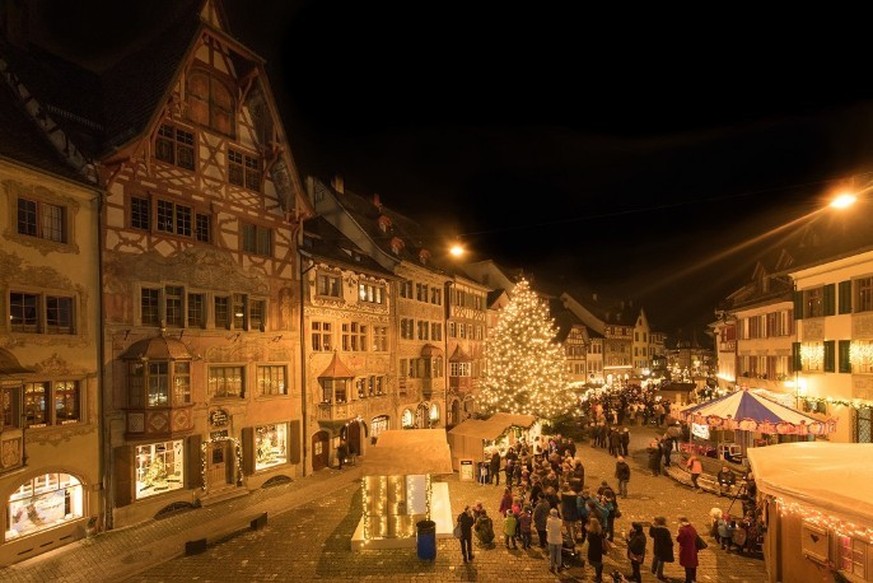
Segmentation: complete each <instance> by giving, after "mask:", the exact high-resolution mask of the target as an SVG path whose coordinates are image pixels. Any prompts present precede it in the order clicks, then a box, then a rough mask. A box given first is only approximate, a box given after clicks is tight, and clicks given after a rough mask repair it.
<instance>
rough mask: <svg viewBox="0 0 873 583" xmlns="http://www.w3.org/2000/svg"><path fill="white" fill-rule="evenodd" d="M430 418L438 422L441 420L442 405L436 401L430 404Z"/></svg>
mask: <svg viewBox="0 0 873 583" xmlns="http://www.w3.org/2000/svg"><path fill="white" fill-rule="evenodd" d="M430 420H431V422H433V423H436V422H438V421H439V420H440V406H439V405H437V404H436V403H434V404H433V405H431V406H430Z"/></svg>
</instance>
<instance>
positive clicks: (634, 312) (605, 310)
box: [565, 290, 642, 327]
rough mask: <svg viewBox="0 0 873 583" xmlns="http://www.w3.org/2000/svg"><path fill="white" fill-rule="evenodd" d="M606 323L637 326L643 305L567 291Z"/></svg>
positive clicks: (596, 294) (592, 294) (577, 291)
mask: <svg viewBox="0 0 873 583" xmlns="http://www.w3.org/2000/svg"><path fill="white" fill-rule="evenodd" d="M565 293H566V294H567V295H568V296H570V297H571V298H573V299H574V300H575V301H576V302H578V303H579V304H580V305H581V306H582V307H584V308H585V309H586V310H588V311H589V312H590V313H591V314H592V315H593V316H595V317H596V318H597V319H598V320H600V321H601V322H602V323H603V324H605V325H608V326H609V325H612V326H631V327H632V326H635V325H636V322H637V318H638V317H639V315H640V310H641V309H642V307H641V306H640V305H639V304H637V303H635V302H634V301H632V300H627V299H620V298H613V297H607V296H604V295H603V294H600V293H585V292H584V291H583V292H580V291H579V290H576V291H575V292H574V291H568V292H565Z"/></svg>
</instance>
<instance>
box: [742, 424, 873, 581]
mask: <svg viewBox="0 0 873 583" xmlns="http://www.w3.org/2000/svg"><path fill="white" fill-rule="evenodd" d="M748 456H749V462H750V463H751V466H752V472H753V473H754V476H755V482H756V484H757V486H758V497H759V500H760V501H761V502H762V506H763V509H764V522H765V524H766V525H767V530H766V534H765V540H764V557H765V564H766V566H767V576H768V579H767V581H768V582H769V583H776V582H777V581H791V582H792V583H793V582H796V583H813V582H816V583H817V582H820V581H835V580H837V581H838V580H847V581H871V580H873V464H871V463H870V460H873V444H860V443H830V442H825V441H814V442H798V443H783V444H779V445H773V446H769V447H762V448H753V449H750V450H749V451H748ZM835 573H838V575H835ZM840 576H842V579H839V578H838V577H840Z"/></svg>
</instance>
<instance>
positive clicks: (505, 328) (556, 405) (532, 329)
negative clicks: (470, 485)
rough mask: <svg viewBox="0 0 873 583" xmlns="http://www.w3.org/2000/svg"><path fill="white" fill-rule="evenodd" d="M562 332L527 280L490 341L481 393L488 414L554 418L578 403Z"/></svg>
mask: <svg viewBox="0 0 873 583" xmlns="http://www.w3.org/2000/svg"><path fill="white" fill-rule="evenodd" d="M556 335H557V328H556V326H555V323H554V321H553V320H552V319H551V318H550V317H549V310H548V306H547V305H546V303H545V302H544V301H542V300H540V298H539V297H537V295H536V293H534V292H533V291H532V290H531V289H530V285H529V284H528V282H527V280H525V279H522V280H521V281H519V282H518V284H517V285H516V286H515V289H514V290H513V292H512V300H511V301H510V302H509V304H508V305H507V306H506V307H505V308H504V309H503V311H502V312H501V314H500V319H499V321H498V323H497V326H496V327H495V328H494V330H493V332H492V333H491V335H490V337H489V338H488V340H487V341H486V343H485V359H486V368H485V371H486V372H485V375H484V376H483V378H482V391H481V393H480V398H481V403H482V408H483V411H484V412H485V413H488V414H490V413H496V412H498V411H500V412H506V413H517V414H518V413H520V414H525V415H534V416H536V417H541V418H545V419H554V418H556V417H559V416H561V415H563V414H566V413H569V412H570V411H572V410H573V409H574V408H575V407H576V403H577V400H576V398H575V397H574V395H573V392H572V390H571V389H570V388H569V386H568V384H567V380H566V371H567V359H566V355H565V353H564V349H563V347H562V346H561V344H560V343H559V342H556V341H555V336H556Z"/></svg>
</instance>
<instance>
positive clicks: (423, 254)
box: [418, 249, 430, 265]
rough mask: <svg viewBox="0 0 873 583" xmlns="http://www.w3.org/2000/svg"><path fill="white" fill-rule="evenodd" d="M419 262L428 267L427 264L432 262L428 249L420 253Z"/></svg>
mask: <svg viewBox="0 0 873 583" xmlns="http://www.w3.org/2000/svg"><path fill="white" fill-rule="evenodd" d="M418 261H419V262H420V263H421V264H422V265H427V262H428V261H430V251H428V250H427V249H422V250H420V251H419V252H418Z"/></svg>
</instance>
